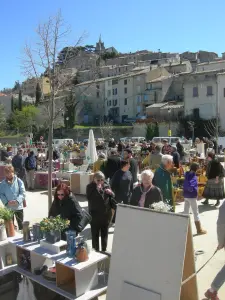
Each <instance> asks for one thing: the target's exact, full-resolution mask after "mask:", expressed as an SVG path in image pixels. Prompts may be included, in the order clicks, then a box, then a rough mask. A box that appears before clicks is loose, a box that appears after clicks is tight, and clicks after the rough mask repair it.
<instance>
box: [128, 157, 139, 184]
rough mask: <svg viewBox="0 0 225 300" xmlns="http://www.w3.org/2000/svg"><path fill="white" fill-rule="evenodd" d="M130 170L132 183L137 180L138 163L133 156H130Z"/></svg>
mask: <svg viewBox="0 0 225 300" xmlns="http://www.w3.org/2000/svg"><path fill="white" fill-rule="evenodd" d="M129 161H130V172H131V174H132V177H133V183H135V182H137V181H138V178H137V172H138V163H137V161H136V159H135V158H133V157H132V158H130V160H129Z"/></svg>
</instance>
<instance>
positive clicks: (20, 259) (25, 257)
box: [16, 247, 31, 271]
mask: <svg viewBox="0 0 225 300" xmlns="http://www.w3.org/2000/svg"><path fill="white" fill-rule="evenodd" d="M16 252H17V265H18V267H20V268H21V269H26V270H27V271H31V254H30V251H29V250H27V249H23V248H20V247H16Z"/></svg>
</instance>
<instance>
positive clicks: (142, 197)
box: [138, 185, 152, 207]
mask: <svg viewBox="0 0 225 300" xmlns="http://www.w3.org/2000/svg"><path fill="white" fill-rule="evenodd" d="M151 188H152V185H151V186H150V188H149V189H148V190H147V191H146V192H145V191H143V190H142V187H141V186H140V189H141V198H140V200H139V202H138V206H139V207H145V197H146V194H147V193H148V192H149V191H150V190H151Z"/></svg>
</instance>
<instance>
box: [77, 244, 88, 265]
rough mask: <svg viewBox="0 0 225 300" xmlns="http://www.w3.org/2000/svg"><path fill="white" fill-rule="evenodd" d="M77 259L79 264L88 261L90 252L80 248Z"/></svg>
mask: <svg viewBox="0 0 225 300" xmlns="http://www.w3.org/2000/svg"><path fill="white" fill-rule="evenodd" d="M76 259H77V260H78V261H79V262H83V261H86V260H88V252H87V249H86V248H85V247H84V246H78V249H77V251H76Z"/></svg>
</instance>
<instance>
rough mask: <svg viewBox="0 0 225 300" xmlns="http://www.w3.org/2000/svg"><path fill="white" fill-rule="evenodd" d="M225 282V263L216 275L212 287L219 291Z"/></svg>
mask: <svg viewBox="0 0 225 300" xmlns="http://www.w3.org/2000/svg"><path fill="white" fill-rule="evenodd" d="M224 282H225V265H224V266H223V267H222V269H221V270H220V271H219V273H218V274H217V275H216V277H215V279H214V280H213V282H212V285H211V287H212V289H214V290H215V291H218V290H219V289H220V288H221V286H222V285H223V284H224Z"/></svg>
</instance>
